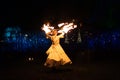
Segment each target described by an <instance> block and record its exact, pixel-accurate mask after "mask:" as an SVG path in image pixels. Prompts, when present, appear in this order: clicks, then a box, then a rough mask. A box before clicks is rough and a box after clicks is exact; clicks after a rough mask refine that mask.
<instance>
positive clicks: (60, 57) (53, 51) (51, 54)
mask: <svg viewBox="0 0 120 80" xmlns="http://www.w3.org/2000/svg"><path fill="white" fill-rule="evenodd" d="M63 37H64V36H63V35H58V36H50V37H49V38H50V39H51V41H52V45H51V46H50V48H49V49H48V50H47V51H46V54H47V55H48V57H47V60H46V62H45V63H44V66H47V67H55V66H59V65H65V64H72V61H71V60H70V58H69V57H68V56H67V54H66V53H65V51H64V50H63V48H62V47H61V45H60V38H63Z"/></svg>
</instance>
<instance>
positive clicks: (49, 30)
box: [42, 24, 54, 33]
mask: <svg viewBox="0 0 120 80" xmlns="http://www.w3.org/2000/svg"><path fill="white" fill-rule="evenodd" d="M53 29H54V27H52V26H50V24H44V25H43V28H42V30H44V31H45V33H48V32H51V30H53Z"/></svg>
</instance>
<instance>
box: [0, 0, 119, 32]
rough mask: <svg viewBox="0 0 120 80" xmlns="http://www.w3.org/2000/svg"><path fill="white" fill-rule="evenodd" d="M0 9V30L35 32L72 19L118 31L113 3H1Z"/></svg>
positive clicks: (73, 0) (72, 0) (97, 0)
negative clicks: (49, 23)
mask: <svg viewBox="0 0 120 80" xmlns="http://www.w3.org/2000/svg"><path fill="white" fill-rule="evenodd" d="M0 5H1V6H0V28H1V30H2V29H4V28H5V27H6V26H11V25H12V26H14V25H19V26H21V28H22V29H24V30H28V31H29V30H38V29H40V26H41V24H43V23H44V22H45V21H46V20H48V21H52V22H53V23H57V22H59V21H70V20H72V19H75V20H76V21H77V22H82V23H84V25H89V26H92V28H100V29H105V28H118V24H117V23H118V19H119V16H118V15H117V14H119V13H118V10H117V9H118V1H115V0H114V1H112V0H92V1H91V0H57V1H56V0H40V1H1V2H0Z"/></svg>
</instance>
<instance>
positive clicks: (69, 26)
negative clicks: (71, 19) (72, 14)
mask: <svg viewBox="0 0 120 80" xmlns="http://www.w3.org/2000/svg"><path fill="white" fill-rule="evenodd" d="M58 25H60V26H58V27H62V29H61V30H60V31H59V32H62V31H63V32H65V33H67V32H68V31H69V30H71V29H74V28H77V25H74V23H61V24H58ZM61 25H62V26H61Z"/></svg>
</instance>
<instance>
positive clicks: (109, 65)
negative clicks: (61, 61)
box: [0, 61, 120, 80]
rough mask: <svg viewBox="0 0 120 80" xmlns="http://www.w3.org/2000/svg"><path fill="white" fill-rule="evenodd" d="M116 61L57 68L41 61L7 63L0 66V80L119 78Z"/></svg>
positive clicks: (118, 79) (104, 79)
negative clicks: (49, 67)
mask: <svg viewBox="0 0 120 80" xmlns="http://www.w3.org/2000/svg"><path fill="white" fill-rule="evenodd" d="M119 68H120V65H119V63H118V62H112V61H109V62H108V61H107V62H105V61H99V62H96V63H90V62H89V63H86V64H83V63H73V64H72V65H65V66H61V67H60V68H59V69H57V70H52V69H48V68H46V67H44V66H43V64H41V63H39V62H38V63H35V62H25V63H8V64H5V65H1V67H0V80H120V69H119Z"/></svg>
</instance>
